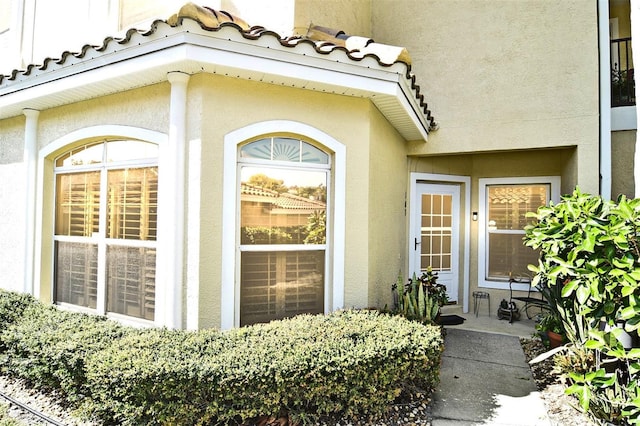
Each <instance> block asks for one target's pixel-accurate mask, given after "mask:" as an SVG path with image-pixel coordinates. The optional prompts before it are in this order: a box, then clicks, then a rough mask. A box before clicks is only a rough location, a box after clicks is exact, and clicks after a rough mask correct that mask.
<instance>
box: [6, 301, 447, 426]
mask: <svg viewBox="0 0 640 426" xmlns="http://www.w3.org/2000/svg"><path fill="white" fill-rule="evenodd" d="M16 299H17V300H21V299H20V297H18V296H16V295H14V294H7V293H0V306H7V305H9V304H11V303H14V302H11V300H16ZM5 317H6V318H9V316H8V315H7V316H5ZM0 336H1V341H3V342H5V344H6V346H5V348H4V349H3V350H2V351H0V367H2V368H6V369H7V371H9V372H10V373H11V374H13V375H14V376H16V377H20V378H23V379H26V380H28V381H29V382H31V383H32V384H33V385H34V386H37V387H46V388H55V389H57V390H59V391H61V395H62V396H63V397H65V398H66V399H67V400H68V401H69V402H70V403H71V404H72V405H74V406H75V407H79V408H81V410H82V412H83V413H84V414H85V415H86V416H87V417H93V418H98V419H100V420H101V421H102V422H103V423H104V424H149V425H152V424H194V425H196V424H241V423H246V422H250V421H251V419H254V418H256V417H259V416H269V415H273V416H275V415H289V416H290V417H291V418H292V419H293V420H295V421H301V422H308V421H313V420H314V419H315V418H316V417H317V416H320V415H324V414H337V415H344V416H350V415H360V414H367V415H373V416H375V415H379V414H381V413H382V412H383V411H385V410H386V409H387V408H388V406H389V404H390V403H391V402H392V401H394V400H395V399H396V398H397V397H398V396H399V395H400V394H401V392H402V391H403V390H404V389H406V388H408V387H414V386H418V387H420V388H422V389H424V390H425V391H429V390H432V389H433V388H434V387H435V386H436V384H437V383H438V372H439V366H440V358H441V353H442V349H443V341H442V336H441V333H440V329H439V328H438V327H433V326H425V325H422V324H419V323H417V322H411V321H408V320H406V319H405V318H402V317H400V316H392V315H385V314H382V313H379V312H376V311H343V312H336V313H333V314H330V315H326V316H325V315H315V316H312V315H302V316H298V317H295V318H292V319H288V320H282V321H274V322H271V323H269V324H259V325H255V326H250V327H244V328H239V329H234V330H230V331H228V332H219V331H216V330H202V331H198V332H187V331H172V330H166V329H155V328H154V329H133V328H129V327H124V326H121V325H118V324H117V323H114V322H113V321H110V320H107V319H106V318H104V317H98V316H90V315H84V314H78V313H71V312H65V311H61V310H59V309H57V308H56V307H54V306H49V305H44V304H42V303H40V302H36V301H32V303H29V304H27V306H25V307H24V309H23V310H22V311H21V312H20V314H19V315H15V316H11V320H10V321H7V322H6V323H0Z"/></svg>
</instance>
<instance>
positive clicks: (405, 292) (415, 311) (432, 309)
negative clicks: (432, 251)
mask: <svg viewBox="0 0 640 426" xmlns="http://www.w3.org/2000/svg"><path fill="white" fill-rule="evenodd" d="M437 280H438V274H437V273H435V272H433V270H432V269H431V267H429V268H428V269H427V271H426V272H424V273H423V274H422V275H421V276H420V278H417V276H416V274H413V277H412V278H410V279H409V281H408V282H407V283H406V284H403V280H402V274H398V280H397V282H396V283H395V284H393V286H392V287H391V290H392V291H393V298H394V305H395V306H394V313H396V314H400V315H402V316H404V317H406V318H408V319H411V320H416V321H421V322H423V323H427V324H433V323H435V321H436V317H437V316H438V314H439V313H440V307H441V306H443V305H445V304H446V303H447V302H448V301H449V298H448V296H447V288H446V287H445V286H444V285H442V284H438V283H437Z"/></svg>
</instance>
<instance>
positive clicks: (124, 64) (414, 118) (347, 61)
mask: <svg viewBox="0 0 640 426" xmlns="http://www.w3.org/2000/svg"><path fill="white" fill-rule="evenodd" d="M189 22H191V23H189ZM136 37H140V40H135V38H136ZM137 41H138V42H137ZM52 62H53V61H49V62H48V63H47V68H45V69H40V68H33V69H31V70H30V71H29V73H28V74H26V73H25V74H24V75H22V76H19V77H18V78H16V79H15V80H13V81H6V80H5V81H3V82H2V84H0V119H2V118H7V117H12V116H17V115H20V114H21V113H22V111H23V109H25V108H29V109H37V110H46V109H49V108H53V107H57V106H60V105H65V104H70V103H74V102H80V101H84V100H87V99H92V98H97V97H100V96H105V95H108V94H112V93H117V92H121V91H124V90H129V89H132V88H136V87H142V86H147V85H150V84H155V83H158V82H162V81H166V74H167V73H168V72H171V71H182V72H185V73H189V74H196V73H200V72H207V73H213V74H221V75H228V76H231V77H235V78H241V79H246V80H255V81H260V82H265V83H270V84H278V85H285V86H290V87H298V88H303V89H307V90H314V91H319V92H325V93H335V94H339V95H345V96H355V97H362V98H368V99H370V100H371V101H372V102H373V103H374V104H375V105H376V106H377V108H378V109H380V111H381V112H382V113H383V114H384V115H385V116H386V117H387V119H388V120H389V121H390V122H391V124H392V125H393V126H394V127H395V128H396V129H397V130H398V132H399V133H400V134H402V136H403V137H404V138H405V139H407V140H418V139H424V140H427V136H428V133H429V123H428V121H427V117H425V115H424V114H423V113H422V112H421V111H420V103H419V100H418V99H416V96H415V90H413V88H412V87H411V81H410V80H409V79H408V78H407V77H406V75H407V65H405V64H403V63H396V64H393V65H391V66H381V65H380V64H379V63H378V62H377V61H376V60H375V59H374V58H369V57H365V58H362V59H360V60H358V61H354V60H353V59H351V58H349V57H348V56H347V55H346V53H344V52H341V51H334V52H331V53H329V54H319V53H317V52H316V51H315V50H314V49H312V48H309V49H306V48H305V47H303V46H297V47H296V48H295V49H292V48H291V47H284V46H282V45H281V44H280V42H279V41H278V39H277V37H275V36H270V35H263V36H262V37H261V38H260V39H259V40H258V41H256V40H246V39H243V38H242V36H241V35H240V33H239V32H238V31H237V30H235V29H233V28H226V29H225V28H222V29H221V30H220V31H217V32H214V33H212V32H208V31H205V30H203V29H202V28H201V27H200V26H199V25H198V24H197V23H195V22H192V21H187V20H185V23H184V24H183V26H182V27H179V28H173V27H170V26H168V25H162V26H161V27H159V28H158V29H157V30H156V31H155V32H154V33H153V34H151V35H136V36H134V37H132V39H131V40H129V41H128V42H127V43H126V44H120V43H118V42H116V41H112V42H111V43H107V44H105V45H104V46H101V47H100V50H98V49H91V50H89V51H86V52H83V54H82V56H81V57H75V56H73V57H71V56H67V57H66V58H65V59H64V60H63V61H60V62H59V63H52Z"/></svg>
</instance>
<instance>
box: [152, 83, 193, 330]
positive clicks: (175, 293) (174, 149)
mask: <svg viewBox="0 0 640 426" xmlns="http://www.w3.org/2000/svg"><path fill="white" fill-rule="evenodd" d="M167 80H169V83H170V84H171V98H170V108H169V144H168V149H167V151H168V152H167V154H168V156H163V157H164V158H163V160H162V166H165V167H166V170H165V171H166V172H167V173H165V171H163V172H161V174H162V175H163V177H164V178H163V179H162V185H165V186H168V187H169V188H168V191H167V193H168V194H170V196H169V197H167V198H166V199H165V200H164V201H163V209H159V210H160V211H161V212H163V213H166V214H167V216H169V217H168V218H167V219H168V223H167V222H165V223H164V225H165V226H163V227H159V228H160V229H161V230H162V231H165V232H167V233H168V234H169V238H168V242H169V246H167V248H166V250H167V253H166V254H167V257H166V258H165V260H167V262H166V272H167V275H166V277H167V278H166V282H165V283H166V292H165V299H164V301H163V302H164V303H163V304H164V313H163V314H162V315H160V316H158V315H156V323H158V321H160V322H162V323H163V325H164V326H166V327H168V328H173V329H181V328H182V310H183V309H182V304H183V297H182V294H183V291H184V288H183V284H184V260H185V256H184V252H185V250H184V246H185V242H184V237H185V221H184V219H185V198H186V197H185V181H186V164H185V159H186V122H187V85H188V83H189V74H185V73H182V72H170V73H168V74H167ZM161 170H162V169H161ZM167 207H169V208H167ZM163 317H164V318H163Z"/></svg>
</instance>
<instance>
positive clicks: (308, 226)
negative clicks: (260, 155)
mask: <svg viewBox="0 0 640 426" xmlns="http://www.w3.org/2000/svg"><path fill="white" fill-rule="evenodd" d="M241 178H242V179H241V190H240V211H241V214H240V226H241V244H325V242H326V199H327V173H326V172H325V171H309V170H284V169H283V170H280V169H269V168H267V167H243V168H242V172H241Z"/></svg>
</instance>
